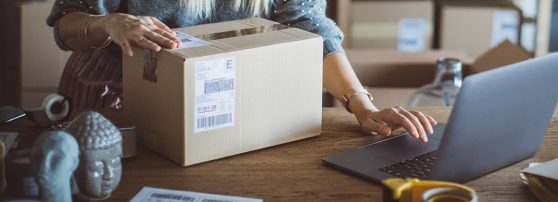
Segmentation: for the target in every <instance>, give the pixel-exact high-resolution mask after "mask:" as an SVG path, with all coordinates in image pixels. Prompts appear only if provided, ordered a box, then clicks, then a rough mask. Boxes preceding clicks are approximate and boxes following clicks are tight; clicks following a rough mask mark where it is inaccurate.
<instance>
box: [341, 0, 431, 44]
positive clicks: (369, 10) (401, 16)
mask: <svg viewBox="0 0 558 202" xmlns="http://www.w3.org/2000/svg"><path fill="white" fill-rule="evenodd" d="M339 4H340V6H339V7H338V13H337V16H338V19H339V20H338V23H339V25H340V27H341V28H342V29H343V31H344V32H345V36H346V40H345V41H346V43H345V46H347V47H350V48H379V49H391V50H399V51H412V52H417V51H423V50H428V49H430V48H431V47H432V36H433V29H434V28H433V25H432V23H433V22H434V17H433V16H434V4H433V2H432V1H430V0H396V1H394V0H373V1H353V0H349V1H339Z"/></svg>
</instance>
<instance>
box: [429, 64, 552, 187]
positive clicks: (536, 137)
mask: <svg viewBox="0 0 558 202" xmlns="http://www.w3.org/2000/svg"><path fill="white" fill-rule="evenodd" d="M557 102H558V53H556V54H550V55H547V56H544V57H540V58H536V59H531V60H527V61H524V62H520V63H516V64H512V65H509V66H506V67H502V68H498V69H494V70H491V71H487V72H484V73H481V74H476V75H472V76H469V77H467V78H466V79H465V81H464V84H463V87H462V88H461V90H460V92H459V95H458V98H457V100H456V102H455V105H454V107H453V110H452V113H451V116H450V119H449V122H448V125H447V127H446V130H445V133H444V134H445V135H444V138H443V139H442V142H441V144H440V148H439V150H438V151H439V152H438V154H439V157H438V161H437V164H436V166H435V167H434V169H433V172H432V175H431V178H432V179H440V180H451V181H456V182H465V181H468V180H471V179H474V178H477V177H479V176H481V175H484V174H486V173H488V172H491V171H495V170H497V169H499V168H502V167H504V166H507V165H509V164H512V163H514V162H517V161H520V160H523V159H525V158H528V157H530V156H532V155H534V154H535V153H536V152H537V150H538V148H539V145H540V143H541V142H542V139H543V137H544V134H545V131H546V129H547V127H548V124H549V121H550V120H551V118H552V114H553V112H554V109H555V108H556V103H557Z"/></svg>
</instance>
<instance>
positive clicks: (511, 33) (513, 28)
mask: <svg viewBox="0 0 558 202" xmlns="http://www.w3.org/2000/svg"><path fill="white" fill-rule="evenodd" d="M518 26H519V16H517V12H515V11H506V10H500V11H494V14H493V16H492V40H491V45H492V46H496V45H498V44H500V43H501V42H502V41H504V40H506V39H508V40H510V41H511V42H512V43H517V34H518V33H517V31H518Z"/></svg>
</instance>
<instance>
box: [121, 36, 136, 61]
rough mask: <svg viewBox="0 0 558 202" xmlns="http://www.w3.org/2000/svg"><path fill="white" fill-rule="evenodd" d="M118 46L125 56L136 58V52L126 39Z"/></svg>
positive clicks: (122, 39)
mask: <svg viewBox="0 0 558 202" xmlns="http://www.w3.org/2000/svg"><path fill="white" fill-rule="evenodd" d="M118 44H119V45H120V48H122V52H123V53H124V54H126V55H127V56H129V57H132V56H134V52H133V51H132V47H131V46H130V43H129V42H128V40H127V39H126V38H124V37H122V38H121V39H120V40H119V42H118Z"/></svg>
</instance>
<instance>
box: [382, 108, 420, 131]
mask: <svg viewBox="0 0 558 202" xmlns="http://www.w3.org/2000/svg"><path fill="white" fill-rule="evenodd" d="M385 120H386V121H388V122H389V123H391V124H395V125H400V126H402V127H403V128H405V130H407V131H408V132H409V134H411V135H412V136H413V137H415V138H419V137H420V134H419V133H418V130H417V128H416V127H415V125H414V124H413V123H412V122H411V120H409V118H407V117H406V116H404V115H403V114H401V113H400V112H399V110H398V109H396V108H390V109H388V114H387V117H386V119H385Z"/></svg>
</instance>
